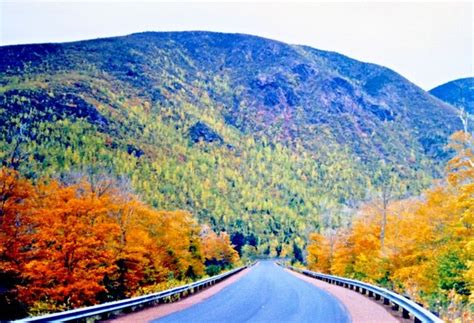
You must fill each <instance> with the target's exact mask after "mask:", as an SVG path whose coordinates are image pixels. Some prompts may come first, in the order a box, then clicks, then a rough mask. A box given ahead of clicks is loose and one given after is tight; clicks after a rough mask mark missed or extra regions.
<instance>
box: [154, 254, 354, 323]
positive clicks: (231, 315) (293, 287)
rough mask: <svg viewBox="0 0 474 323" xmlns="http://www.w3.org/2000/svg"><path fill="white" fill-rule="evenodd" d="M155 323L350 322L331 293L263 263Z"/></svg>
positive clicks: (343, 309) (273, 264) (279, 268)
mask: <svg viewBox="0 0 474 323" xmlns="http://www.w3.org/2000/svg"><path fill="white" fill-rule="evenodd" d="M153 322H160V323H162V322H225V323H227V322H239V323H240V322H350V317H349V314H348V313H347V311H346V309H345V308H344V306H343V305H342V304H341V303H340V302H339V301H338V300H337V299H336V298H335V297H334V296H332V295H331V294H329V293H327V292H325V291H323V290H322V289H319V288H317V287H315V286H313V285H311V284H309V283H307V282H305V281H303V280H301V279H298V278H296V277H295V276H294V275H292V274H290V273H288V272H287V271H285V270H284V269H282V268H281V267H279V266H277V265H276V264H275V263H273V262H270V261H261V262H260V263H258V264H257V265H256V266H255V267H253V268H252V269H251V271H250V272H249V273H248V274H247V275H245V276H243V277H242V278H241V279H240V280H238V281H237V282H235V283H234V284H232V285H230V286H227V287H226V288H225V289H223V290H222V291H221V292H219V293H218V294H216V295H214V296H212V297H210V298H209V299H207V300H206V301H204V302H202V303H198V304H196V305H194V306H192V307H189V308H187V309H185V310H182V311H180V312H175V313H173V314H171V315H168V316H165V317H163V318H161V319H159V320H155V321H153Z"/></svg>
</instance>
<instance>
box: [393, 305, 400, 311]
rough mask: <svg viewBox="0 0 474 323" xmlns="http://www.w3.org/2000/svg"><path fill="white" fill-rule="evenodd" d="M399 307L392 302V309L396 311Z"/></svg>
mask: <svg viewBox="0 0 474 323" xmlns="http://www.w3.org/2000/svg"><path fill="white" fill-rule="evenodd" d="M399 309H400V306H398V304H393V306H392V310H394V311H398V310H399Z"/></svg>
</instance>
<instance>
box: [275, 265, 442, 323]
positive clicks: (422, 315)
mask: <svg viewBox="0 0 474 323" xmlns="http://www.w3.org/2000/svg"><path fill="white" fill-rule="evenodd" d="M278 265H280V266H282V267H285V268H288V269H291V270H293V271H296V272H299V273H301V274H303V275H306V276H309V277H313V278H316V279H319V280H322V281H325V282H327V283H330V284H336V285H338V286H342V287H345V288H349V289H351V290H355V291H356V292H359V293H362V294H367V295H368V296H369V297H374V298H375V299H376V300H380V299H382V298H383V303H384V305H392V309H393V310H396V311H398V310H400V308H401V309H402V315H403V318H406V319H409V318H410V314H411V315H412V316H413V319H414V320H415V322H423V323H425V322H426V323H432V322H433V323H440V322H443V320H441V319H440V318H439V317H437V316H436V315H434V314H433V313H431V312H430V311H429V310H427V309H425V308H423V307H422V306H421V305H419V304H417V303H415V302H413V301H411V300H409V299H407V298H406V297H403V296H401V295H399V294H397V293H394V292H392V291H389V290H387V289H385V288H381V287H377V286H374V285H371V284H367V283H364V282H361V281H358V280H353V279H348V278H343V277H338V276H332V275H326V274H321V273H316V272H314V271H310V270H305V269H299V268H295V267H292V266H286V265H284V264H281V263H278Z"/></svg>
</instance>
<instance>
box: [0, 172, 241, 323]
mask: <svg viewBox="0 0 474 323" xmlns="http://www.w3.org/2000/svg"><path fill="white" fill-rule="evenodd" d="M0 200H1V204H0V278H1V281H2V285H4V284H5V283H7V285H6V286H2V288H5V289H6V291H2V293H1V297H0V309H1V310H0V317H1V318H2V319H13V318H19V317H22V316H25V315H27V314H30V315H38V314H41V313H47V312H55V311H60V310H66V309H71V308H76V307H81V306H87V305H93V304H97V303H101V302H106V301H112V300H118V299H123V298H126V297H132V296H137V295H142V294H147V293H150V292H156V291H160V290H164V289H168V288H171V287H174V286H176V285H181V284H184V283H186V282H190V281H193V280H196V279H197V278H200V277H203V276H204V275H207V274H209V275H214V274H217V273H219V272H220V271H221V270H225V269H229V268H231V267H232V266H234V265H236V264H238V263H239V262H240V259H239V255H238V253H237V252H236V251H235V250H234V249H233V247H232V245H231V242H230V239H229V235H228V234H227V233H225V232H219V233H218V234H217V233H215V232H214V231H212V230H211V229H210V228H209V227H201V226H199V224H198V223H197V221H196V220H195V219H194V218H193V216H192V215H191V214H190V213H189V212H186V211H161V210H156V209H155V208H152V207H150V206H149V205H146V204H144V203H143V202H142V201H141V200H140V199H139V197H138V196H136V195H134V194H132V193H130V192H129V190H127V184H126V183H125V182H123V181H122V182H119V181H117V180H114V179H111V178H105V177H100V178H98V177H91V176H88V177H85V176H78V174H74V176H71V177H70V178H69V179H68V180H67V181H65V180H63V181H58V180H54V179H46V178H44V179H39V180H37V181H35V182H34V183H33V182H32V181H30V180H28V179H26V178H24V177H23V176H21V175H20V174H19V173H18V172H16V171H15V170H13V169H9V168H5V167H3V168H1V169H0Z"/></svg>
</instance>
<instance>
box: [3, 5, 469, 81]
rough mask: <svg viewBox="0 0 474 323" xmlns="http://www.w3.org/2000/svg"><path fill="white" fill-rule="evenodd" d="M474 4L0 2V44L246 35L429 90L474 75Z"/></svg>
mask: <svg viewBox="0 0 474 323" xmlns="http://www.w3.org/2000/svg"><path fill="white" fill-rule="evenodd" d="M473 3H474V2H472V1H469V2H415V3H413V2H411V3H408V2H367V1H365V2H313V3H302V2H291V3H289V2H271V1H261V2H249V1H247V2H240V3H236V2H226V1H220V2H218V3H217V2H214V3H211V2H208V3H205V2H198V1H189V2H186V3H184V2H176V1H174V2H157V1H151V0H141V1H130V0H129V1H112V0H102V1H101V2H97V1H92V0H82V1H65V0H64V1H44V0H14V1H13V0H11V1H10V0H0V21H1V22H0V24H1V25H0V44H1V45H2V46H3V45H11V44H24V43H43V42H64V41H74V40H83V39H91V38H98V37H108V36H120V35H126V34H131V33H135V32H141V31H182V30H209V31H220V32H232V33H246V34H252V35H258V36H263V37H267V38H272V39H276V40H280V41H284V42H287V43H291V44H301V45H308V46H312V47H315V48H318V49H324V50H330V51H335V52H339V53H342V54H344V55H347V56H349V57H352V58H355V59H358V60H361V61H365V62H371V63H376V64H380V65H384V66H387V67H389V68H391V69H393V70H395V71H396V72H398V73H400V74H402V75H403V76H404V77H406V78H407V79H409V80H410V81H412V82H413V83H415V84H417V85H418V86H420V87H422V88H424V89H425V90H429V89H431V88H433V87H435V86H437V85H440V84H442V83H445V82H448V81H451V80H454V79H457V78H461V77H468V76H474V68H473V64H474V62H473V57H474V40H473V37H474V31H473V30H474V25H473V23H474V22H473V10H474V8H473V7H474V4H473Z"/></svg>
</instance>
